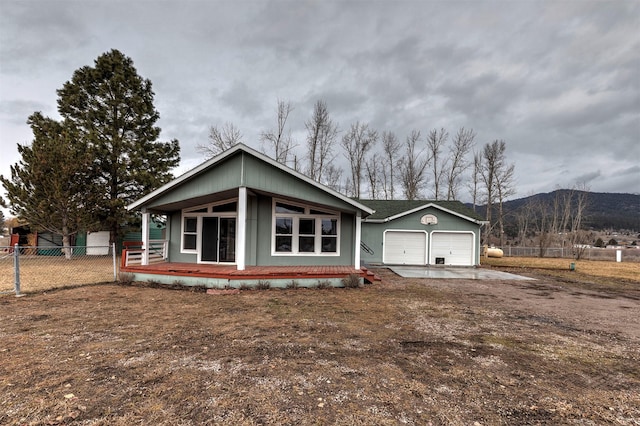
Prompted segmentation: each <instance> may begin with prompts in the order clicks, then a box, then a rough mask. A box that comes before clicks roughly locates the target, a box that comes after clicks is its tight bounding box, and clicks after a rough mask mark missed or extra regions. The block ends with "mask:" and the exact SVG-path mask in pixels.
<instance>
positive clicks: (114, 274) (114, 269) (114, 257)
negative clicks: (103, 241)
mask: <svg viewBox="0 0 640 426" xmlns="http://www.w3.org/2000/svg"><path fill="white" fill-rule="evenodd" d="M111 252H112V253H113V282H116V281H118V270H117V266H116V265H117V262H116V243H111Z"/></svg>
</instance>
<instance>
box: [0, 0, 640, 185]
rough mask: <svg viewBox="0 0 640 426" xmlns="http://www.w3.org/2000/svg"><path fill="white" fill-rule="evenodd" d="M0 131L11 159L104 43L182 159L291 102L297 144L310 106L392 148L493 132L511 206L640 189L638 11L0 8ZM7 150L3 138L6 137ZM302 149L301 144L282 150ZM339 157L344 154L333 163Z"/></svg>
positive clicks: (187, 4)
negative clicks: (128, 69) (149, 88)
mask: <svg viewBox="0 0 640 426" xmlns="http://www.w3.org/2000/svg"><path fill="white" fill-rule="evenodd" d="M0 8H1V12H2V13H0V136H1V137H2V148H3V151H5V150H8V152H9V154H7V157H6V158H7V159H8V160H9V163H7V165H6V166H3V167H4V168H3V169H2V170H0V173H4V174H6V173H7V170H8V165H9V164H12V163H14V162H16V161H17V157H16V156H17V153H16V152H15V151H11V148H10V147H11V146H14V144H15V141H19V142H24V141H26V140H29V138H30V132H29V128H28V126H27V125H26V123H25V122H26V119H27V117H28V116H29V115H30V114H31V113H33V112H34V111H36V110H42V111H43V112H44V113H45V114H48V115H55V111H56V104H55V101H56V93H55V90H56V89H58V88H60V87H61V86H62V84H63V83H64V82H65V81H67V80H68V79H70V78H71V75H72V73H73V71H74V70H75V69H77V68H79V67H81V66H83V65H92V63H93V61H94V59H95V58H97V56H98V55H100V54H101V53H103V52H105V51H107V50H109V49H111V48H117V49H120V50H121V51H123V52H124V53H125V54H126V55H128V56H130V57H131V58H132V59H133V60H134V63H135V65H136V67H137V69H138V71H139V73H140V74H141V75H143V76H144V77H146V78H149V79H150V80H151V81H152V82H153V88H154V91H155V93H156V106H157V108H158V110H159V112H160V114H161V119H160V122H159V125H160V126H161V127H162V129H163V132H162V136H161V137H162V138H163V139H170V138H177V139H179V140H180V141H181V146H182V156H183V165H182V166H181V168H182V169H184V167H186V166H187V165H195V163H196V162H197V161H199V160H200V159H201V158H200V155H199V154H198V153H197V152H196V150H195V146H196V145H197V144H199V143H204V142H206V138H207V134H208V128H209V126H211V125H222V124H224V123H225V122H227V121H229V122H233V123H234V124H235V125H236V126H238V127H239V128H240V129H241V131H242V132H243V134H244V135H245V142H247V143H248V144H250V145H252V146H254V147H256V148H257V147H259V145H260V144H259V135H260V132H261V131H262V130H264V129H267V128H271V127H273V125H274V124H275V112H274V108H275V105H276V101H277V99H283V100H288V101H290V102H291V104H292V105H293V107H294V108H295V109H294V111H293V112H292V114H291V116H290V122H289V124H290V127H291V130H292V135H293V136H294V137H295V138H296V139H297V140H298V141H299V142H303V140H304V138H305V129H304V121H305V120H306V119H308V118H309V116H310V115H311V113H312V111H313V104H314V103H315V102H316V101H317V100H318V99H322V100H324V101H326V102H327V104H328V106H329V111H330V114H331V116H332V118H333V119H334V121H336V122H338V123H339V124H340V128H341V129H342V130H343V131H345V130H347V129H348V128H349V126H350V125H351V124H352V123H354V122H355V121H361V122H366V123H369V124H370V125H371V126H372V127H374V128H376V129H377V130H379V131H380V132H382V131H384V130H390V131H393V132H395V133H396V134H397V135H398V137H399V138H400V139H401V140H404V138H405V137H406V135H407V134H408V133H409V132H410V131H411V130H412V129H418V130H421V131H422V133H423V134H425V133H426V132H428V130H429V129H432V128H439V127H445V128H447V129H448V130H449V132H450V133H455V131H456V130H457V129H458V128H459V127H461V126H465V127H467V128H473V129H474V130H475V131H476V133H477V137H476V143H477V145H478V146H477V148H480V147H481V146H482V145H483V144H484V143H487V142H491V141H492V140H494V139H504V140H505V141H506V143H507V156H508V159H509V161H510V162H513V163H515V165H516V174H517V180H518V194H517V196H524V195H527V194H528V193H531V192H539V191H550V190H552V189H554V188H555V187H556V186H557V185H561V186H571V185H573V184H575V183H576V182H577V181H579V180H583V181H587V180H588V181H589V184H590V185H591V187H592V189H593V190H597V191H612V192H640V188H639V184H638V182H639V181H640V179H639V177H640V176H639V174H640V171H639V170H638V164H640V143H639V142H640V141H639V139H640V78H638V75H640V32H639V31H638V16H640V3H638V2H635V1H627V0H622V1H617V2H555V1H533V0H532V1H528V0H525V1H518V2H503V1H492V0H487V1H482V2H466V1H453V2H418V1H398V2H379V1H359V2H352V1H344V2H343V1H333V2H316V1H312V0H303V1H289V0H283V1H269V2H252V1H250V2H235V1H226V0H222V1H216V2H202V1H180V2H178V1H177V0H175V1H174V0H167V1H162V2H146V1H137V2H135V1H134V2H121V1H115V2H112V1H106V0H94V1H91V2H78V1H73V0H67V1H64V0H62V1H53V2H52V1H29V2H19V1H17V0H8V1H5V2H3V3H2V4H1V5H0ZM8 141H10V142H8ZM298 150H299V151H302V147H298ZM341 161H342V160H341Z"/></svg>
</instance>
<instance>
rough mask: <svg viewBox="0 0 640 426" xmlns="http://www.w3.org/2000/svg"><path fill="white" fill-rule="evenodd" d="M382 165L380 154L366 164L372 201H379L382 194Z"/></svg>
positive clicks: (374, 155) (372, 157) (373, 156)
mask: <svg viewBox="0 0 640 426" xmlns="http://www.w3.org/2000/svg"><path fill="white" fill-rule="evenodd" d="M380 163H381V161H380V157H379V155H378V154H373V155H372V156H371V157H369V159H368V160H367V162H366V163H365V169H366V172H367V179H368V180H369V197H370V198H371V199H372V200H377V199H378V198H379V195H380V192H381V188H380V186H381V185H382V176H381V175H382V174H381V172H380V170H381V167H380Z"/></svg>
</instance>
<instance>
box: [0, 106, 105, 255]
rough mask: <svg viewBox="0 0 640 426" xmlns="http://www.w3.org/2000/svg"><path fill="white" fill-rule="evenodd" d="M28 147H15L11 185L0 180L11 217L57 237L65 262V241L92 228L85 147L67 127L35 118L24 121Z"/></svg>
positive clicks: (68, 242)
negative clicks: (28, 132) (28, 131)
mask: <svg viewBox="0 0 640 426" xmlns="http://www.w3.org/2000/svg"><path fill="white" fill-rule="evenodd" d="M28 123H29V125H30V126H31V130H32V131H33V135H34V140H33V143H32V144H31V146H29V145H20V144H18V152H19V153H20V155H21V156H22V159H21V160H20V162H19V163H17V164H15V165H13V166H11V180H9V179H7V178H5V177H4V176H0V181H1V182H2V184H3V185H4V187H5V189H6V191H7V198H8V200H9V202H10V204H11V211H12V212H13V213H14V214H16V215H17V216H19V217H20V218H21V219H22V220H25V221H26V222H28V223H29V224H30V225H31V226H32V227H33V228H35V229H44V230H47V231H50V232H53V233H55V234H60V235H62V243H63V251H64V253H65V255H66V256H67V258H69V257H71V249H70V247H71V238H72V236H73V235H75V234H76V233H77V232H78V231H79V230H83V229H84V230H90V229H91V227H92V223H91V217H92V214H91V213H92V211H91V208H90V207H91V206H92V205H93V202H92V200H91V199H90V198H88V194H89V193H88V191H87V190H86V181H87V179H88V176H87V173H88V171H89V166H90V164H91V158H90V157H89V155H88V153H87V151H86V150H85V146H84V144H83V143H82V142H80V140H79V139H78V137H77V134H76V132H75V131H74V129H73V127H71V126H69V123H65V122H62V123H59V122H57V121H55V120H52V119H50V118H47V117H43V116H42V114H40V113H39V112H36V113H34V114H33V115H31V117H29V120H28Z"/></svg>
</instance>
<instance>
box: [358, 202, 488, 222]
mask: <svg viewBox="0 0 640 426" xmlns="http://www.w3.org/2000/svg"><path fill="white" fill-rule="evenodd" d="M359 201H360V202H361V203H362V204H365V205H367V206H369V207H371V208H372V209H374V210H375V213H374V214H372V215H371V216H368V217H367V218H366V221H367V222H388V221H390V220H394V219H397V218H399V217H402V216H406V215H409V214H412V213H415V212H417V211H420V210H424V209H426V208H428V207H433V208H435V209H438V210H441V211H444V212H447V213H450V214H452V215H454V216H457V217H460V218H462V219H465V220H468V221H470V222H474V223H477V224H479V225H481V224H483V223H484V220H483V219H482V217H480V216H479V215H478V214H477V213H476V212H474V211H473V210H472V209H470V208H469V207H467V206H465V205H464V204H463V203H461V202H460V201H439V200H438V201H436V200H359Z"/></svg>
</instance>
